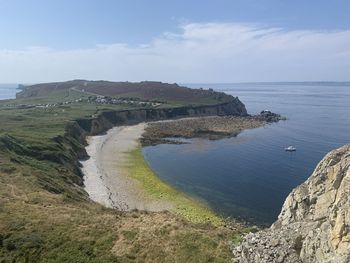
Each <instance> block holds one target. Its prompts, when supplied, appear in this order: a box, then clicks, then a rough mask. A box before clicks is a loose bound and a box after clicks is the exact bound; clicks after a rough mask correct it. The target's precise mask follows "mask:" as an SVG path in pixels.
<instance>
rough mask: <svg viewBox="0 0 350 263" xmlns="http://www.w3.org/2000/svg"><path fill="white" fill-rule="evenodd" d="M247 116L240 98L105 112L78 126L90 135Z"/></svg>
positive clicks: (79, 120) (79, 122)
mask: <svg viewBox="0 0 350 263" xmlns="http://www.w3.org/2000/svg"><path fill="white" fill-rule="evenodd" d="M225 115H233V116H247V115H248V114H247V110H246V108H245V106H244V104H243V103H242V102H241V101H240V100H239V99H238V98H232V100H231V101H230V102H227V103H221V104H217V105H208V106H183V107H176V108H159V109H135V110H121V111H105V112H102V113H100V114H99V115H98V116H95V117H92V118H90V119H78V120H76V121H75V122H76V124H78V125H79V126H80V127H81V128H82V129H83V130H84V132H85V133H88V134H89V135H94V134H99V133H101V132H105V131H106V130H108V129H110V128H112V127H114V126H116V125H131V124H137V123H140V122H145V121H146V122H147V121H157V120H166V119H175V118H184V117H199V116H225Z"/></svg>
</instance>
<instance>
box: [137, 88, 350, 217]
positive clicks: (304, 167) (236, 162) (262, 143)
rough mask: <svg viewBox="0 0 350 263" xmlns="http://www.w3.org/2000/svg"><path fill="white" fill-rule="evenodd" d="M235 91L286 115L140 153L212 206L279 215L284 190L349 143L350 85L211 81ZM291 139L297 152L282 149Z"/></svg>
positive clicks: (226, 212)
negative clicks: (234, 132) (232, 133)
mask: <svg viewBox="0 0 350 263" xmlns="http://www.w3.org/2000/svg"><path fill="white" fill-rule="evenodd" d="M189 86H191V87H203V88H213V89H215V90H219V91H224V92H226V93H229V94H232V95H234V96H238V97H239V98H240V100H241V101H242V102H243V103H244V104H245V105H246V107H247V110H248V112H249V113H251V114H255V113H257V112H260V111H261V110H264V109H269V110H271V111H273V112H276V113H279V114H282V115H283V116H285V117H287V118H288V120H286V121H281V122H279V123H276V124H272V125H267V126H265V127H262V128H257V129H253V130H247V131H244V132H242V133H241V134H239V135H238V136H237V137H234V138H228V139H222V140H218V141H209V140H205V139H192V140H189V142H190V144H182V145H157V146H149V147H145V148H143V154H144V156H145V158H146V160H147V161H148V163H149V164H150V166H151V168H152V169H153V170H154V171H155V172H156V173H157V174H158V175H159V177H160V178H161V179H162V180H164V181H165V182H167V183H169V184H170V185H172V186H174V187H175V188H177V189H179V190H181V191H183V192H185V193H186V194H188V195H190V196H192V197H194V198H196V199H199V200H201V201H203V202H205V203H207V204H208V205H209V206H210V207H211V208H212V209H213V210H214V211H216V212H217V213H219V214H221V215H223V216H226V217H235V218H240V219H242V220H245V221H248V222H251V223H256V224H271V223H272V222H273V221H275V220H276V218H277V216H278V214H279V212H280V209H281V207H282V205H283V202H284V200H285V198H286V196H287V195H288V194H289V193H290V192H291V190H292V189H293V188H294V187H296V186H297V185H299V184H300V183H302V182H304V181H305V180H306V179H307V178H308V177H309V176H310V175H311V173H312V171H313V170H314V168H315V166H316V165H317V163H318V162H319V161H320V160H321V159H322V158H323V156H324V155H325V154H326V153H328V152H329V151H330V150H332V149H335V148H337V147H340V146H342V145H344V144H346V143H350V84H339V83H270V84H266V83H265V84H263V83H252V84H206V85H189ZM288 145H293V146H295V147H296V148H297V151H296V152H294V153H289V152H285V151H284V148H285V147H286V146H288Z"/></svg>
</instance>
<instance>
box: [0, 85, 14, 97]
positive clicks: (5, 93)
mask: <svg viewBox="0 0 350 263" xmlns="http://www.w3.org/2000/svg"><path fill="white" fill-rule="evenodd" d="M17 87H18V85H17V84H0V100H6V99H14V98H16V93H17V92H18V90H17Z"/></svg>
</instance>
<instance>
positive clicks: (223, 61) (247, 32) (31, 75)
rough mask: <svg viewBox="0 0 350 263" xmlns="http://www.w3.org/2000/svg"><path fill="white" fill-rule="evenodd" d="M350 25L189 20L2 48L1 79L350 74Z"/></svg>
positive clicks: (180, 79) (270, 78)
mask: <svg viewBox="0 0 350 263" xmlns="http://www.w3.org/2000/svg"><path fill="white" fill-rule="evenodd" d="M349 68H350V30H343V31H312V30H294V31H287V30H284V29H282V28H269V27H261V26H258V25H251V24H239V23H190V24H186V25H183V26H182V27H181V28H180V33H173V32H165V33H163V34H162V35H161V36H158V37H156V38H155V39H153V40H152V41H151V42H150V43H146V44H142V45H138V46H130V45H127V44H123V43H116V44H107V45H98V46H96V47H93V48H90V49H72V50H57V49H51V48H49V47H31V48H26V49H23V50H0V73H1V74H0V82H42V81H58V80H68V79H75V78H85V79H107V80H130V81H138V80H162V81H167V82H239V81H304V80H306V81H307V80H338V81H343V80H349V79H350V78H349Z"/></svg>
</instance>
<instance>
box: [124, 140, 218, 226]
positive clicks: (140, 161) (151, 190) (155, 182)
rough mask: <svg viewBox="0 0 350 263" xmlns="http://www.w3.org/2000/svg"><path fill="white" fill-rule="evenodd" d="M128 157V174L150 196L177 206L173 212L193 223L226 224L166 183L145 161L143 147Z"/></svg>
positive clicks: (128, 154) (129, 153)
mask: <svg viewBox="0 0 350 263" xmlns="http://www.w3.org/2000/svg"><path fill="white" fill-rule="evenodd" d="M127 156H128V164H127V166H126V168H127V173H128V174H129V175H130V176H131V177H132V178H134V179H136V180H137V181H139V182H140V183H141V184H142V186H143V188H144V189H145V191H146V193H147V194H148V195H150V196H151V197H153V198H156V199H161V200H164V201H166V202H171V203H172V204H174V205H175V207H174V209H173V212H175V213H176V214H179V215H181V216H183V217H184V218H186V219H187V220H189V221H190V222H192V223H197V224H198V223H207V222H211V223H212V224H214V225H216V226H218V225H222V224H223V223H224V221H223V219H222V218H220V217H219V216H217V215H216V214H215V213H214V212H212V211H211V210H210V209H209V208H208V207H206V206H205V205H203V204H201V203H200V202H199V201H194V200H193V199H191V198H190V197H188V196H186V195H185V194H184V193H181V192H179V191H177V190H175V189H174V188H172V187H170V186H169V185H167V184H166V183H164V182H163V181H162V180H161V179H160V178H159V177H158V176H157V175H156V174H155V173H154V172H153V171H152V170H151V168H150V167H149V165H148V164H147V162H146V161H145V159H144V157H143V155H142V151H141V146H138V147H136V148H135V149H133V150H131V151H130V152H128V153H127Z"/></svg>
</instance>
